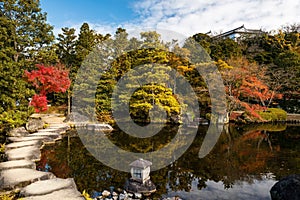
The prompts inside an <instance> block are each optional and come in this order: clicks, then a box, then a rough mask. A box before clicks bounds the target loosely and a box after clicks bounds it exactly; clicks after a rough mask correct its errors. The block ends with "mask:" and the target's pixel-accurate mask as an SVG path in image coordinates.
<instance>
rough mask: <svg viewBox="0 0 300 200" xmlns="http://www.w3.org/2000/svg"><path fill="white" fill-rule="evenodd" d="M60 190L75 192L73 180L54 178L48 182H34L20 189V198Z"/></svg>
mask: <svg viewBox="0 0 300 200" xmlns="http://www.w3.org/2000/svg"><path fill="white" fill-rule="evenodd" d="M62 189H74V190H76V191H77V188H76V184H75V182H74V180H73V178H68V179H61V178H54V179H49V180H43V181H37V182H34V183H32V184H30V185H28V186H26V187H24V188H23V189H21V193H20V194H21V196H25V197H27V196H38V195H46V194H50V193H52V192H55V191H58V190H62Z"/></svg>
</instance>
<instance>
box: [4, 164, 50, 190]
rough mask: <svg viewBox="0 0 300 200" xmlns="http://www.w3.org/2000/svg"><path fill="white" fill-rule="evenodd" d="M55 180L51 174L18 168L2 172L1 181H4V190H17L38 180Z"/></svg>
mask: <svg viewBox="0 0 300 200" xmlns="http://www.w3.org/2000/svg"><path fill="white" fill-rule="evenodd" d="M51 178H55V176H54V175H53V174H52V173H50V172H41V171H37V170H34V169H27V168H17V169H8V170H3V171H1V175H0V180H1V179H2V182H3V183H2V184H1V186H0V187H1V188H2V189H15V188H18V187H24V186H27V185H29V184H31V183H33V182H36V181H38V180H47V179H51Z"/></svg>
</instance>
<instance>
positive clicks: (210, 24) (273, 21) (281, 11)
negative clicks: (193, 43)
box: [54, 0, 300, 36]
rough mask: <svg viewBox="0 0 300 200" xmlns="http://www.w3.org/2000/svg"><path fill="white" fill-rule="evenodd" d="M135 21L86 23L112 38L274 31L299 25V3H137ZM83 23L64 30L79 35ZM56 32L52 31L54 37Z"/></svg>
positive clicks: (242, 0)
mask: <svg viewBox="0 0 300 200" xmlns="http://www.w3.org/2000/svg"><path fill="white" fill-rule="evenodd" d="M132 9H133V10H134V12H136V13H137V15H138V17H137V18H136V19H135V20H133V21H126V22H124V23H122V24H108V23H105V24H97V23H93V22H88V23H89V25H90V28H92V29H94V30H96V31H97V32H98V33H101V34H106V33H110V34H112V35H113V34H114V33H115V31H116V29H117V28H118V27H122V28H126V29H127V30H129V29H131V30H132V29H142V28H155V29H164V30H171V31H175V32H178V33H181V34H184V35H186V36H191V35H193V34H196V33H206V32H208V31H213V32H217V33H219V32H224V31H228V30H231V29H233V28H237V27H239V26H241V25H243V24H244V25H245V27H246V28H250V29H264V30H267V31H271V30H277V29H279V28H280V27H281V26H283V25H287V24H294V23H300V21H299V19H300V12H299V11H300V1H295V0H222V1H220V0H210V1H207V0H185V1H184V0H168V1H165V0H141V1H136V2H135V3H134V4H132ZM82 23H83V22H81V23H77V24H72V23H67V24H66V26H67V27H73V28H76V30H77V33H78V32H79V29H80V26H81V25H82ZM60 32H61V29H60V28H55V29H54V33H55V35H57V34H58V33H60Z"/></svg>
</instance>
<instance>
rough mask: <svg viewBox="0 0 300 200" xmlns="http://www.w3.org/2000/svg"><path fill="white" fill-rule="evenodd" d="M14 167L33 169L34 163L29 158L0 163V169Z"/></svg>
mask: <svg viewBox="0 0 300 200" xmlns="http://www.w3.org/2000/svg"><path fill="white" fill-rule="evenodd" d="M15 168H29V169H35V168H36V165H35V163H34V162H33V161H31V160H11V161H7V162H2V163H0V170H7V169H15Z"/></svg>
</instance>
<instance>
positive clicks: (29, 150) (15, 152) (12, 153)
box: [5, 146, 41, 160]
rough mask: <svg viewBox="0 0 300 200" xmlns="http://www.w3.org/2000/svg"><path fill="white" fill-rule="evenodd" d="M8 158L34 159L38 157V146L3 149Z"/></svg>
mask: <svg viewBox="0 0 300 200" xmlns="http://www.w3.org/2000/svg"><path fill="white" fill-rule="evenodd" d="M5 153H6V155H7V158H8V160H36V159H40V154H41V152H40V148H39V147H36V146H28V147H20V148H16V149H9V150H6V151H5Z"/></svg>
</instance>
